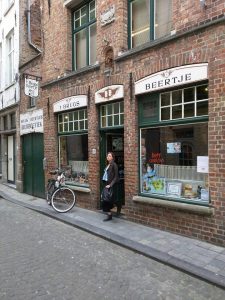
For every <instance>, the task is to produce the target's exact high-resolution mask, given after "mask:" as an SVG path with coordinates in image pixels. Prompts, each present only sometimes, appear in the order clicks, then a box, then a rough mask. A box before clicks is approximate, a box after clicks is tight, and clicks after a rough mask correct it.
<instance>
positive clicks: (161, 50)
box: [17, 0, 225, 245]
mask: <svg viewBox="0 0 225 300" xmlns="http://www.w3.org/2000/svg"><path fill="white" fill-rule="evenodd" d="M31 7H32V8H33V9H34V8H36V14H34V15H33V18H34V19H33V22H35V21H34V20H36V21H37V20H39V21H38V24H39V26H38V27H36V26H34V27H32V26H31V28H33V30H34V28H36V29H39V31H37V32H35V33H36V34H37V39H36V41H35V42H34V40H33V42H32V44H33V45H31V44H30V45H29V47H31V48H32V49H33V51H35V53H36V56H35V58H34V59H32V60H30V61H29V62H24V64H23V65H21V67H20V73H21V78H23V79H21V105H20V112H19V114H20V130H19V131H18V134H19V137H18V138H19V140H20V142H19V143H18V145H19V146H18V152H19V157H20V167H19V172H18V181H17V186H18V187H19V188H20V189H21V190H23V191H24V192H26V193H29V194H32V195H42V196H44V191H45V188H44V186H45V183H46V180H47V179H48V176H49V175H48V170H50V169H52V168H55V167H56V166H59V167H60V168H65V169H66V170H67V172H66V174H67V178H66V184H67V185H69V186H70V187H72V188H73V189H74V190H75V191H76V193H77V201H78V205H80V206H82V207H85V208H88V209H96V208H99V207H100V192H101V188H102V185H101V177H102V175H103V170H104V166H105V158H106V153H107V151H113V152H114V153H115V156H116V162H117V164H118V167H119V177H120V182H119V183H118V192H117V198H118V203H119V204H120V205H122V209H123V213H124V215H125V217H126V218H127V219H129V220H132V221H135V222H139V223H143V224H147V225H150V226H154V227H157V228H160V229H164V230H169V231H173V232H176V233H179V234H184V235H187V236H191V237H195V238H199V239H202V240H205V241H210V242H213V243H217V244H221V245H225V243H224V235H225V218H224V215H225V202H224V201H225V183H224V176H225V156H224V155H225V152H224V143H225V138H224V128H225V123H224V122H225V119H224V111H225V98H224V92H225V81H224V78H225V77H224V74H225V52H224V46H225V34H224V25H225V16H224V13H225V5H224V1H222V0H220V1H219V0H217V1H210V0H209V1H194V2H193V1H192V2H191V3H190V1H180V0H168V1H164V0H157V1H154V0H135V1H132V0H128V1H125V0H116V1H107V0H104V1H103V0H92V1H81V0H66V1H62V0H54V1H40V3H39V2H38V1H34V2H32V4H31ZM38 8H39V9H38ZM28 11H29V8H28ZM37 12H38V13H37ZM31 19H32V17H31ZM24 24H25V23H24ZM31 32H32V31H31ZM33 33H34V31H33ZM28 36H29V28H28ZM38 37H39V38H38ZM34 46H35V47H34ZM35 48H36V49H35ZM23 54H24V52H23ZM22 74H23V76H22ZM26 78H28V79H33V80H34V85H35V86H36V87H38V95H37V96H36V97H30V96H29V95H25V89H26V84H27V83H25V79H26ZM31 83H32V82H31ZM37 83H38V84H37ZM31 85H32V84H31ZM30 153H32V155H30Z"/></svg>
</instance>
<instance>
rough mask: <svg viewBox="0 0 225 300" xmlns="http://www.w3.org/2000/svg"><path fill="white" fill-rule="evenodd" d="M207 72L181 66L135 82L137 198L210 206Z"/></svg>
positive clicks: (202, 67)
mask: <svg viewBox="0 0 225 300" xmlns="http://www.w3.org/2000/svg"><path fill="white" fill-rule="evenodd" d="M207 69H208V66H207V64H194V65H186V66H182V67H178V68H173V69H169V70H165V71H162V72H159V73H157V74H153V75H151V76H148V77H146V78H143V79H141V80H139V81H137V82H136V83H135V93H136V97H137V99H138V111H139V137H140V138H139V149H140V150H139V153H140V156H139V166H140V172H139V174H140V177H139V194H140V196H143V197H149V198H158V199H160V200H165V201H175V202H181V203H190V204H199V205H202V206H208V205H209V203H210V189H209V181H208V98H209V97H208V81H207V80H208V75H207V74H208V70H207Z"/></svg>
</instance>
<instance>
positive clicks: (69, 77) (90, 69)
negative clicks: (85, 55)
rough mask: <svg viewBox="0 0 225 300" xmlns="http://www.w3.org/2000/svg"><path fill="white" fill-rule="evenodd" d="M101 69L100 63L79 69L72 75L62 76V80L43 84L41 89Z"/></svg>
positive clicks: (58, 79)
mask: <svg viewBox="0 0 225 300" xmlns="http://www.w3.org/2000/svg"><path fill="white" fill-rule="evenodd" d="M99 68H100V65H99V63H96V64H95V65H90V66H87V67H85V68H82V69H79V70H77V71H71V72H70V73H68V74H65V75H64V76H62V77H60V78H57V79H55V80H52V81H50V82H46V83H44V84H42V85H41V87H42V88H44V87H47V86H49V85H52V84H55V83H58V82H60V81H62V80H65V79H71V78H73V77H75V76H79V75H83V74H85V73H87V72H91V71H96V70H98V69H99Z"/></svg>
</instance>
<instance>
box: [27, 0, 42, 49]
mask: <svg viewBox="0 0 225 300" xmlns="http://www.w3.org/2000/svg"><path fill="white" fill-rule="evenodd" d="M27 33H28V43H29V45H30V46H31V47H33V48H34V49H35V50H36V51H38V52H39V53H41V52H42V50H41V49H39V48H38V47H37V46H36V45H35V44H34V43H33V42H32V38H31V29H30V0H27Z"/></svg>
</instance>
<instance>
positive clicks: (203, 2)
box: [200, 0, 206, 8]
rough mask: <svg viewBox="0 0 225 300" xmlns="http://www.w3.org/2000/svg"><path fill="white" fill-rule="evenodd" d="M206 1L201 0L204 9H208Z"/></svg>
mask: <svg viewBox="0 0 225 300" xmlns="http://www.w3.org/2000/svg"><path fill="white" fill-rule="evenodd" d="M205 2H206V0H200V5H201V7H202V8H206V3H205Z"/></svg>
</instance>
